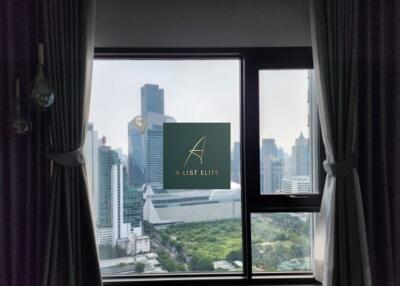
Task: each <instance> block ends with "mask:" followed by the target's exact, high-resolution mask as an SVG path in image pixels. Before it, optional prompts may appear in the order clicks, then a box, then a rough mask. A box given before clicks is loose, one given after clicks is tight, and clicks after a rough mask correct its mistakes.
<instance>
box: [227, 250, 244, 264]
mask: <svg viewBox="0 0 400 286" xmlns="http://www.w3.org/2000/svg"><path fill="white" fill-rule="evenodd" d="M242 259H243V255H242V249H237V250H232V251H231V252H229V253H228V255H227V256H226V260H228V261H231V262H232V261H235V260H242Z"/></svg>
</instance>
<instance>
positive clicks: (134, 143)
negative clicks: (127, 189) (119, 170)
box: [128, 120, 145, 187]
mask: <svg viewBox="0 0 400 286" xmlns="http://www.w3.org/2000/svg"><path fill="white" fill-rule="evenodd" d="M144 140H145V135H144V134H142V132H141V131H140V130H139V129H138V128H137V126H136V125H135V123H134V120H132V121H130V122H129V123H128V186H135V187H140V186H141V185H143V183H144V179H145V177H144V174H145V148H144Z"/></svg>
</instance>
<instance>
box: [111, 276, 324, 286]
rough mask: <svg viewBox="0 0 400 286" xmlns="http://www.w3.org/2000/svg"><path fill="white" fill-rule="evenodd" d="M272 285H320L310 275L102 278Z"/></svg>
mask: <svg viewBox="0 0 400 286" xmlns="http://www.w3.org/2000/svg"><path fill="white" fill-rule="evenodd" d="M171 282H173V285H185V286H190V285H215V286H218V285H230V286H233V285H274V286H285V285H293V286H317V285H319V286H320V285H321V283H320V282H318V281H316V280H315V279H314V278H313V276H312V275H293V276H292V275H291V276H287V275H269V276H265V275H255V276H253V277H252V279H247V278H246V277H243V276H230V277H226V276H224V277H215V276H214V277H213V276H207V277H198V276H197V277H160V278H118V277H115V278H114V277H113V278H104V279H103V285H104V286H120V285H124V286H130V285H134V286H141V285H165V286H170V285H171Z"/></svg>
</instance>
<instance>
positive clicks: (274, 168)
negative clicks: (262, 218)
mask: <svg viewBox="0 0 400 286" xmlns="http://www.w3.org/2000/svg"><path fill="white" fill-rule="evenodd" d="M283 165H284V164H283V161H282V160H279V159H277V158H275V157H273V156H267V157H266V158H265V159H264V177H263V178H264V184H263V189H261V193H263V194H273V193H276V192H279V191H280V189H281V188H282V175H283Z"/></svg>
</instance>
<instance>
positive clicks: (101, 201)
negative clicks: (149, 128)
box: [97, 139, 119, 227]
mask: <svg viewBox="0 0 400 286" xmlns="http://www.w3.org/2000/svg"><path fill="white" fill-rule="evenodd" d="M116 164H119V158H118V154H117V152H115V151H114V150H112V149H111V147H110V146H105V140H104V139H103V145H102V146H100V147H99V193H98V200H97V202H98V207H97V210H98V212H97V224H98V227H111V226H112V223H113V221H112V218H113V213H112V212H113V204H112V202H113V193H112V183H111V170H112V167H113V165H116Z"/></svg>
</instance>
